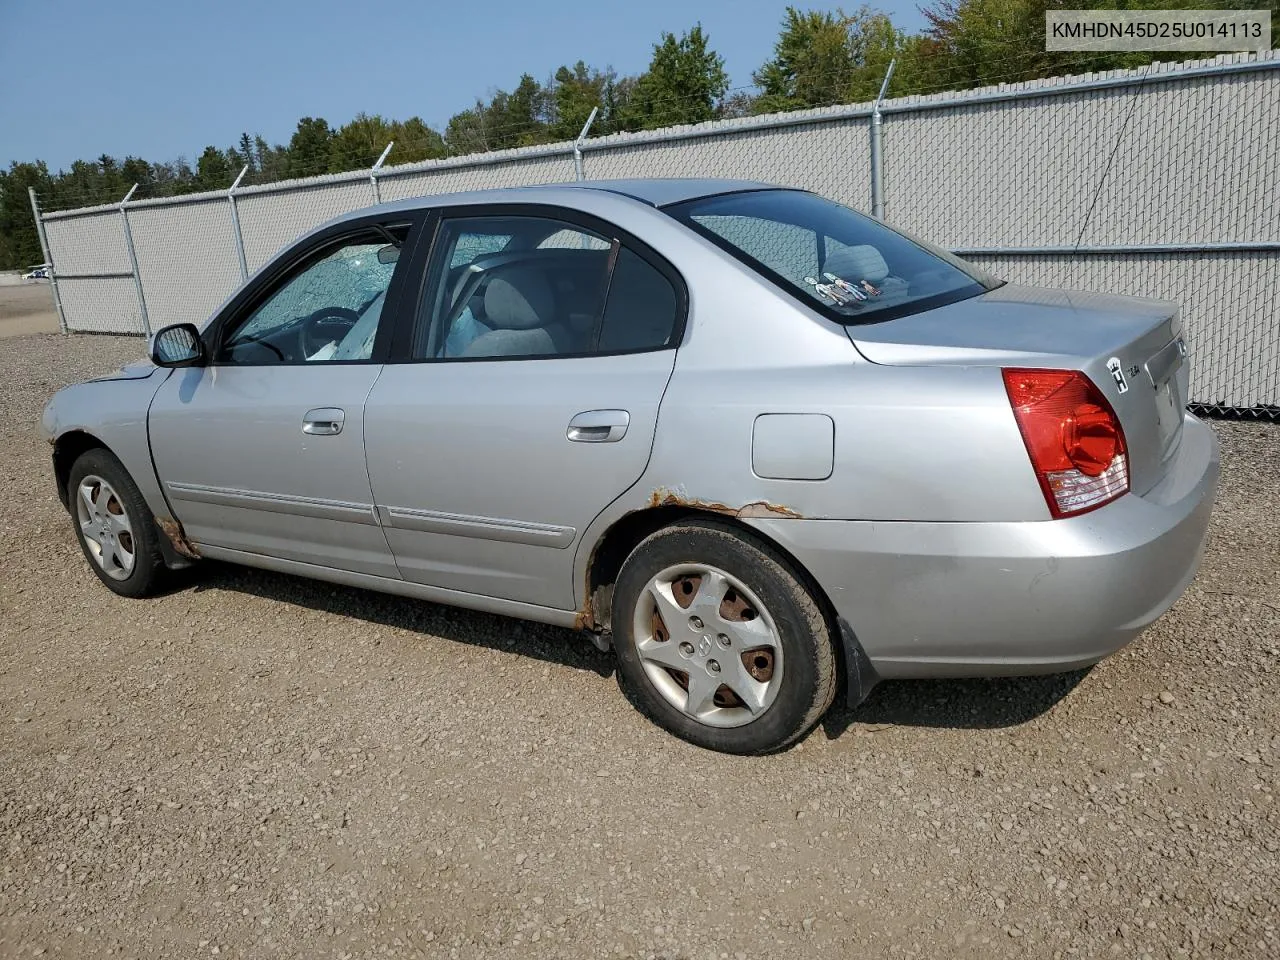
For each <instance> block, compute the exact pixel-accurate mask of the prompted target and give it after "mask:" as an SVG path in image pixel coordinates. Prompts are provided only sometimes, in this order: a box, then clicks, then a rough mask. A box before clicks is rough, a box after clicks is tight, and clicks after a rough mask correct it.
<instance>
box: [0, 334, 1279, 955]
mask: <svg viewBox="0 0 1280 960" xmlns="http://www.w3.org/2000/svg"><path fill="white" fill-rule="evenodd" d="M140 352H141V343H140V341H138V340H135V339H124V338H106V337H73V338H70V339H68V338H62V337H58V336H56V335H55V336H44V337H30V338H24V339H13V340H7V341H6V342H5V343H4V345H3V347H0V409H3V410H4V413H5V416H4V418H3V421H2V422H0V443H2V444H3V447H2V449H3V453H2V454H0V477H3V479H4V480H5V481H6V483H5V488H6V489H7V490H8V491H9V495H8V496H7V497H5V498H4V500H3V505H2V506H0V531H2V533H0V552H2V556H0V563H3V571H4V573H3V575H2V577H0V610H2V611H3V617H2V618H0V699H2V700H3V703H4V708H5V712H4V715H3V716H2V717H0V762H2V764H3V766H2V768H0V770H2V778H0V844H3V849H4V858H3V866H2V867H0V955H3V956H6V957H10V956H21V957H28V956H36V955H43V956H67V957H98V956H113V957H120V956H124V957H161V956H182V957H208V956H220V957H261V956H297V957H308V958H314V957H372V956H401V957H436V956H441V957H443V956H448V957H451V958H452V957H459V958H471V957H497V956H511V955H517V954H527V953H534V952H536V953H537V955H539V956H547V957H593V958H600V957H665V958H677V957H680V958H683V957H689V958H699V960H700V958H743V957H751V958H757V957H797V958H799V957H804V958H809V957H815V956H841V957H843V956H853V955H859V956H866V957H880V956H884V957H902V958H908V957H921V958H937V957H943V956H953V957H969V956H972V957H983V958H991V957H1003V956H1010V957H1013V956H1019V957H1021V956H1032V957H1075V956H1079V957H1093V956H1104V957H1105V956H1116V957H1123V958H1137V957H1146V956H1151V957H1184V956H1221V957H1248V956H1262V955H1276V954H1277V953H1278V952H1280V934H1278V932H1277V924H1278V923H1280V868H1278V865H1277V861H1278V859H1280V814H1278V812H1277V809H1276V789H1277V784H1276V763H1277V760H1278V759H1280V756H1278V754H1280V724H1278V723H1277V720H1278V719H1280V707H1278V706H1277V703H1278V701H1277V692H1278V690H1277V688H1278V686H1280V684H1278V683H1277V680H1278V679H1280V663H1278V660H1277V658H1278V656H1280V649H1278V647H1280V576H1278V575H1277V571H1280V511H1277V509H1276V508H1277V502H1278V500H1280V493H1278V490H1280V427H1276V426H1268V425H1258V424H1228V423H1217V424H1215V425H1214V427H1215V429H1216V430H1217V431H1218V433H1219V435H1220V436H1221V438H1222V441H1223V445H1224V457H1223V466H1224V484H1223V488H1222V492H1221V494H1220V496H1219V503H1218V510H1217V514H1216V518H1215V521H1214V525H1213V530H1212V538H1211V541H1210V544H1209V548H1208V555H1207V558H1206V560H1205V564H1204V568H1203V571H1202V573H1201V575H1200V577H1199V579H1198V580H1197V581H1196V582H1195V584H1194V585H1193V586H1192V587H1191V589H1190V590H1189V591H1188V593H1187V594H1186V596H1185V597H1184V598H1183V599H1182V600H1181V601H1180V602H1179V603H1178V605H1177V606H1176V607H1175V608H1174V610H1173V611H1172V612H1171V613H1170V614H1169V615H1168V616H1166V617H1165V618H1164V619H1163V620H1161V621H1160V622H1159V623H1157V624H1156V625H1155V626H1154V627H1153V628H1152V629H1151V630H1150V631H1149V632H1148V633H1146V634H1145V635H1144V636H1143V637H1142V638H1140V639H1139V640H1138V641H1137V642H1136V643H1134V644H1133V645H1131V646H1130V647H1129V648H1128V649H1127V650H1125V651H1124V652H1122V653H1121V654H1119V655H1117V656H1115V657H1113V658H1111V659H1110V660H1108V661H1106V662H1104V663H1103V664H1101V665H1100V666H1098V667H1096V668H1095V669H1093V670H1092V671H1088V672H1086V673H1080V674H1071V675H1065V676H1057V677H1049V678H1039V679H1027V680H1005V681H955V682H945V683H944V682H937V683H926V682H914V683H908V682H898V683H889V684H884V685H882V686H881V687H880V688H879V689H878V690H877V691H876V692H875V693H874V694H873V695H872V697H871V699H870V700H869V701H868V702H867V703H866V704H865V705H863V706H862V707H861V708H860V709H858V710H857V711H856V712H853V713H848V712H845V713H837V714H835V715H834V716H833V717H831V718H830V720H829V721H828V723H827V724H826V725H825V727H824V728H822V729H819V730H818V731H815V733H814V734H813V735H811V736H810V737H809V738H808V739H807V740H805V741H804V742H803V743H801V744H800V745H799V746H797V747H795V748H794V749H792V750H791V751H789V752H787V753H785V754H782V755H780V756H775V757H770V758H766V759H738V758H731V757H726V756H720V755H716V754H711V753H707V752H703V751H700V750H697V749H695V748H693V747H689V746H686V745H685V744H683V743H682V742H680V741H678V740H676V739H674V738H672V737H670V736H667V735H666V734H664V733H662V732H661V731H659V730H658V729H657V728H655V727H652V726H650V725H649V724H648V723H647V722H645V721H644V720H643V719H642V718H641V717H640V716H639V715H638V714H637V713H636V712H634V711H633V710H632V708H631V707H630V706H629V705H628V704H627V702H626V701H625V700H624V699H623V697H622V696H621V695H620V694H619V692H618V689H617V686H616V683H615V680H614V678H613V675H612V664H611V661H610V659H609V658H608V657H606V656H604V655H601V654H599V653H597V652H596V651H595V650H594V649H593V648H592V647H591V646H590V644H589V643H588V642H587V641H586V640H585V639H584V638H582V637H579V636H577V635H575V634H573V633H569V632H565V631H561V630H557V629H553V628H548V627H543V626H536V625H529V624H522V623H519V622H517V621H514V620H504V619H501V618H498V617H493V616H484V615H479V614H474V613H466V612H461V611H456V610H450V609H448V608H445V607H438V606H433V605H430V604H426V603H415V602H413V601H409V600H401V599H395V598H390V597H384V596H380V595H377V594H372V593H366V592H362V591H358V590H350V589H344V588H338V587H331V586H326V585H323V584H316V583H312V582H308V581H304V580H298V579H294V578H290V577H286V576H278V575H273V574H267V573H258V572H251V571H247V570H240V569H235V568H232V567H226V566H217V565H212V564H209V565H206V566H205V567H204V568H203V569H202V570H201V571H200V573H199V575H198V576H194V577H192V578H190V579H189V580H188V581H187V582H186V583H184V584H183V585H182V586H181V587H179V588H178V589H177V590H175V591H174V592H172V593H170V594H169V595H168V596H165V597H162V598H159V599H155V600H151V601H130V600H123V599H119V598H116V597H115V596H113V595H111V594H109V593H108V592H107V591H106V590H105V589H103V588H102V587H101V586H100V585H99V584H98V582H97V581H96V580H95V579H94V577H93V576H92V575H91V574H90V572H89V571H88V569H87V568H86V566H85V562H84V560H83V558H82V557H81V554H80V552H79V550H78V549H77V548H76V545H75V543H74V541H73V539H72V533H71V529H70V524H69V522H68V519H67V516H66V514H65V513H64V511H63V510H62V508H61V506H60V505H59V504H58V503H57V502H56V499H55V497H54V495H53V490H52V484H51V481H50V477H49V463H48V451H47V448H46V446H45V445H44V443H43V442H42V441H41V440H40V439H39V438H38V436H37V435H36V433H35V423H36V420H37V417H38V414H39V411H40V408H41V406H42V404H43V403H44V401H45V399H46V398H47V397H48V395H49V394H51V393H52V392H53V390H54V389H55V388H56V387H58V386H60V385H61V384H64V383H68V382H71V381H74V380H77V379H81V378H84V377H87V376H90V375H94V374H98V373H101V372H105V371H107V370H108V369H111V368H113V367H114V366H116V365H118V364H119V363H120V362H121V361H124V360H126V359H129V358H131V357H133V356H136V355H138V354H139V353H140ZM24 494H25V495H24ZM531 944H532V946H531Z"/></svg>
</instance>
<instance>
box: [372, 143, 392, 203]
mask: <svg viewBox="0 0 1280 960" xmlns="http://www.w3.org/2000/svg"><path fill="white" fill-rule="evenodd" d="M395 145H396V142H395V141H394V140H392V141H391V142H390V143H388V144H387V149H385V150H383V151H382V156H380V157H379V158H378V162H377V163H375V164H374V165H373V168H372V169H371V170H370V171H369V184H370V185H371V186H372V187H373V202H374V203H381V202H382V190H381V188H380V187H379V186H378V171H379V170H381V169H382V164H383V163H384V162H385V161H386V159H387V154H389V153H390V152H391V148H392V147H394V146H395Z"/></svg>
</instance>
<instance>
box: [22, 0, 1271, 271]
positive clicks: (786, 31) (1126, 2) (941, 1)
mask: <svg viewBox="0 0 1280 960" xmlns="http://www.w3.org/2000/svg"><path fill="white" fill-rule="evenodd" d="M1261 5H1263V6H1269V7H1271V9H1272V10H1273V18H1272V30H1273V32H1276V31H1280V0H1269V2H1266V3H1264V4H1261ZM1224 6H1231V7H1238V8H1240V9H1254V8H1257V6H1259V2H1258V0H1229V2H1226V3H1224V2H1222V0H934V2H933V4H932V5H931V6H928V7H926V8H922V13H923V14H924V17H925V21H926V25H925V28H924V29H923V30H922V31H920V32H918V33H907V32H904V31H902V30H900V29H898V28H897V27H896V26H895V25H894V23H893V21H892V19H891V18H890V17H889V15H888V14H886V13H884V12H882V11H880V10H877V9H874V8H872V7H870V6H866V5H864V6H862V7H860V8H858V9H856V10H854V11H852V12H846V11H845V10H844V9H837V10H834V11H821V10H802V9H800V8H799V7H793V6H788V7H786V8H785V10H784V12H783V16H782V21H781V24H780V27H779V33H778V36H777V39H776V40H775V42H774V46H773V51H772V55H771V56H770V58H769V59H768V60H767V61H765V63H763V64H762V65H761V66H760V67H759V68H758V69H757V70H756V71H754V73H753V74H752V81H753V82H752V84H751V85H750V86H743V87H739V88H731V87H730V79H729V76H728V74H727V73H726V72H725V68H724V59H723V58H722V57H721V56H720V55H719V54H718V53H716V51H715V50H714V49H713V48H712V46H711V42H710V37H709V36H708V34H707V32H706V31H704V30H703V29H702V27H701V25H695V26H693V27H692V28H690V29H688V30H686V31H684V32H683V33H681V34H679V35H677V34H675V33H669V32H664V33H663V34H662V35H661V37H660V38H659V40H658V42H656V43H655V44H654V45H653V49H652V55H651V57H650V61H649V65H648V67H647V69H646V70H645V71H644V72H643V73H641V74H639V75H637V76H620V75H619V74H618V73H617V72H616V71H614V70H613V69H612V68H611V67H603V68H600V67H595V66H591V65H589V64H588V63H587V62H586V61H583V60H579V61H578V62H576V63H574V64H572V65H564V66H561V67H560V68H559V69H557V70H556V71H555V72H554V73H553V74H552V75H551V76H550V77H548V78H546V79H545V80H538V79H536V78H535V77H533V76H532V75H531V74H529V73H524V74H522V75H521V76H520V78H519V80H518V81H517V82H516V84H515V86H514V87H513V88H512V89H511V90H509V91H508V90H502V89H499V90H496V91H495V92H493V93H492V94H491V95H490V96H489V97H487V98H480V99H477V100H476V101H475V103H474V104H473V105H471V106H470V107H467V108H466V109H464V110H461V111H459V112H458V113H456V114H454V115H453V116H452V117H451V118H450V119H449V121H448V122H447V123H446V124H445V125H444V128H443V129H442V130H437V129H435V128H433V127H431V126H430V125H428V124H427V123H426V122H425V121H423V120H422V118H420V117H416V116H415V117H410V118H409V119H408V120H404V121H400V120H389V119H386V118H384V117H382V116H380V115H377V114H374V115H372V116H370V115H367V114H364V113H361V114H359V115H357V116H356V117H355V118H354V119H352V120H351V121H350V122H348V123H345V124H343V125H341V126H339V127H331V126H330V124H329V123H328V121H326V120H325V119H323V118H321V117H303V118H302V119H300V120H299V121H298V123H297V127H296V129H295V130H294V131H293V135H292V136H291V137H290V138H289V142H288V143H286V144H281V143H275V144H272V143H270V142H269V141H268V140H267V139H266V138H264V137H263V136H262V135H261V134H257V135H253V136H251V135H250V134H249V133H247V132H246V133H244V134H242V135H241V136H240V139H239V141H238V142H237V143H235V144H233V145H231V146H228V147H226V148H219V147H216V146H213V145H210V146H207V147H205V148H204V150H203V152H201V153H200V155H199V156H198V157H197V158H196V159H195V160H194V162H192V161H191V160H188V159H187V158H186V157H183V156H179V157H178V158H177V159H175V160H171V161H162V162H155V161H147V160H144V159H142V158H140V157H135V156H126V157H125V158H124V159H123V160H120V159H117V158H115V157H112V156H109V155H106V154H103V155H102V156H99V157H98V158H97V159H96V160H77V161H75V162H74V163H72V164H71V166H70V168H69V169H67V170H58V171H57V172H51V171H50V170H49V168H48V166H47V165H46V164H45V163H44V162H43V161H40V160H35V161H32V162H17V161H15V162H13V163H11V164H10V167H9V169H8V170H7V171H4V170H0V269H14V268H21V267H25V266H27V265H29V264H34V263H37V262H39V261H40V259H41V254H40V246H39V241H38V238H37V235H36V230H35V223H34V220H33V218H32V214H31V208H30V205H29V202H28V196H27V188H28V187H35V189H36V192H37V194H38V196H39V197H40V201H41V204H42V206H43V207H44V209H46V210H51V209H53V210H56V209H68V208H72V207H80V206H88V205H92V204H100V203H111V202H116V201H119V200H120V199H121V198H122V197H123V196H124V195H125V192H126V191H127V190H128V189H129V188H130V187H131V186H132V185H133V184H135V183H137V184H138V185H139V187H138V191H137V193H136V194H135V197H136V198H138V199H143V198H146V197H162V196H176V195H181V194H187V193H197V192H201V191H207V190H226V189H227V188H228V187H229V186H230V185H231V183H232V181H233V180H234V179H235V177H236V176H237V175H238V174H239V173H240V171H241V169H243V168H245V167H247V168H248V172H247V174H246V176H245V180H244V181H242V182H243V183H246V184H251V183H271V182H275V181H278V180H283V179H290V178H296V177H307V176H314V175H316V174H324V173H342V172H345V171H349V170H359V169H367V168H368V167H370V166H371V165H372V164H373V163H374V161H375V160H376V159H377V158H378V156H379V155H380V154H381V152H382V150H383V148H385V146H386V145H387V144H388V143H389V142H391V141H394V142H395V147H394V148H393V152H392V154H391V156H390V157H389V160H388V162H389V163H395V164H400V163H410V162H414V161H419V160H428V159H434V158H441V157H448V156H461V155H465V154H472V153H482V152H486V151H491V150H503V149H508V148H512V147H523V146H532V145H536V144H542V143H554V142H557V141H564V140H572V139H574V138H575V137H577V136H578V133H579V131H580V130H581V128H582V126H583V124H584V123H585V122H586V120H587V118H588V116H590V114H591V111H592V109H595V110H596V111H597V116H596V120H595V122H594V123H593V125H592V128H591V135H592V136H600V135H603V134H609V133H618V132H624V131H638V130H652V129H656V128H659V127H666V126H672V125H677V124H693V123H703V122H705V121H708V120H716V119H724V118H729V117H742V116H751V115H755V114H762V113H775V112H780V111H788V110H801V109H808V108H813V107H822V106H830V105H834V104H841V103H859V102H865V101H868V100H872V99H874V98H875V96H876V94H877V92H878V91H879V88H880V84H881V82H882V81H883V79H884V76H885V71H886V70H887V69H888V66H889V62H890V61H891V60H896V61H897V65H896V67H895V71H894V75H893V81H892V87H891V89H890V95H891V96H906V95H909V94H926V93H937V92H941V91H946V90H961V89H967V88H971V87H976V86H984V85H988V84H993V83H1002V82H1003V83H1015V82H1019V81H1025V80H1033V79H1038V78H1040V77H1047V76H1057V75H1063V74H1072V73H1083V72H1088V71H1095V70H1111V69H1117V68H1125V67H1135V66H1142V65H1144V64H1146V63H1149V62H1151V61H1152V60H1154V59H1183V60H1185V59H1193V58H1195V57H1196V56H1198V55H1197V54H1194V53H1177V54H1149V53H1089V54H1081V53H1048V52H1045V50H1044V22H1045V11H1046V10H1048V9H1058V8H1063V9H1066V8H1070V9H1090V8H1096V9H1115V8H1122V9H1124V8H1128V9H1169V8H1171V7H1181V8H1186V9H1211V8H1222V7H1224ZM1272 43H1273V46H1274V45H1277V38H1276V37H1275V36H1274V33H1273V40H1272ZM732 172H733V171H726V173H727V174H731V173H732Z"/></svg>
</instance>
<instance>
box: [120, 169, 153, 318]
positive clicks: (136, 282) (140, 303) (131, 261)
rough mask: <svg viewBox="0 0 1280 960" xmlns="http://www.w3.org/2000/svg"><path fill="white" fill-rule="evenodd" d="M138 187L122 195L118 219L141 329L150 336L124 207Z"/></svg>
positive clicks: (139, 274) (136, 262)
mask: <svg viewBox="0 0 1280 960" xmlns="http://www.w3.org/2000/svg"><path fill="white" fill-rule="evenodd" d="M137 189H138V185H137V184H136V183H135V184H134V185H133V186H132V187H130V188H129V192H128V193H126V194H125V195H124V199H123V200H121V201H120V219H121V221H122V222H123V223H124V245H125V248H126V249H127V250H128V251H129V266H130V267H131V268H132V269H133V286H134V289H135V290H137V291H138V309H139V310H140V311H141V312H142V330H143V332H144V333H145V334H146V335H147V336H148V337H149V336H151V320H150V319H149V318H148V317H147V298H146V296H145V295H144V294H143V292H142V274H141V273H140V272H139V270H138V254H137V253H136V252H135V251H134V249H133V231H132V230H130V229H129V211H128V210H126V209H125V204H127V203H128V202H129V200H130V199H131V198H132V197H133V192H134V191H135V190H137Z"/></svg>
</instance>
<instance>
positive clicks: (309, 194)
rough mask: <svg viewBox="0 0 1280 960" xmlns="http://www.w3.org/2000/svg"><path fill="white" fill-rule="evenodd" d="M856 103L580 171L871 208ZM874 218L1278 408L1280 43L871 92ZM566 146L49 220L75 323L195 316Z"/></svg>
mask: <svg viewBox="0 0 1280 960" xmlns="http://www.w3.org/2000/svg"><path fill="white" fill-rule="evenodd" d="M872 114H873V107H872V105H870V104H862V105H855V106H842V107H830V108H822V109H818V110H808V111H803V112H797V113H788V114H775V115H769V116H761V117H750V118H743V119H737V120H724V121H719V122H715V123H708V124H701V125H699V126H696V127H674V128H668V129H664V130H656V131H651V132H647V133H637V134H616V135H612V136H607V137H599V138H595V139H591V140H583V141H581V142H580V143H579V144H577V145H576V146H577V147H578V148H579V149H580V150H581V151H582V155H583V163H582V165H583V168H584V169H585V174H586V176H587V177H589V178H591V179H607V178H611V177H634V176H724V177H734V178H743V179H756V180H764V181H768V182H772V183H778V184H785V185H790V186H798V187H803V188H806V189H810V190H814V191H817V192H818V193H821V194H824V195H826V196H829V197H832V198H834V199H837V200H840V201H842V202H845V203H849V204H851V205H853V206H857V207H862V208H864V209H865V208H868V207H871V206H872V205H873V198H872V197H871V192H872V182H873V175H872V174H873V171H872V165H873V161H872V155H871V151H870V150H869V140H870V137H869V134H870V132H871V128H872V123H871V118H872ZM880 114H881V116H882V118H883V125H882V153H883V172H882V175H881V177H880V184H881V192H880V193H879V194H878V197H877V199H879V201H880V202H881V203H883V205H884V209H885V218H886V220H887V221H888V222H890V223H892V224H894V225H896V226H899V227H902V228H904V229H906V230H908V231H910V232H912V233H915V234H917V235H920V236H922V237H925V238H927V239H929V240H932V241H934V242H935V243H939V244H942V245H944V246H948V247H950V248H952V249H954V250H957V251H958V252H960V253H961V254H962V255H966V256H969V257H971V258H972V259H974V260H975V261H977V262H979V263H980V264H981V265H982V266H983V267H985V268H987V269H988V270H990V271H991V272H993V273H996V274H997V275H1000V276H1003V277H1004V278H1006V279H1008V280H1011V281H1015V282H1021V283H1034V284H1039V285H1044V286H1054V287H1063V288H1078V289H1094V290H1102V291H1107V292H1114V293H1126V294H1133V295H1139V296H1151V297H1161V298H1164V299H1169V300H1174V301H1177V302H1178V303H1179V304H1181V306H1182V315H1183V319H1184V325H1185V328H1186V330H1187V334H1188V337H1189V339H1190V340H1191V341H1192V343H1193V349H1194V352H1195V357H1196V363H1195V366H1194V374H1193V379H1192V385H1191V395H1192V398H1193V399H1194V400H1195V401H1196V403H1197V404H1198V405H1201V406H1205V407H1212V408H1221V409H1234V410H1241V411H1252V412H1254V413H1256V414H1259V415H1268V416H1273V417H1274V416H1280V189H1278V188H1277V185H1278V184H1280V150H1277V149H1276V144H1277V143H1280V51H1272V52H1270V53H1266V54H1260V55H1238V56H1232V57H1221V58H1217V59H1215V60H1212V61H1201V62H1196V63H1184V64H1167V63H1166V64H1154V65H1152V66H1150V67H1146V68H1142V69H1138V70H1130V71H1113V72H1110V73H1106V74H1093V75H1085V76H1078V77H1060V78H1053V79H1048V80H1039V81H1032V82H1029V83H1019V84H1010V85H1003V84H1002V85H1000V86H998V87H988V88H982V89H978V90H970V91H965V92H961V93H954V92H953V93H945V94H936V95H932V96H927V97H906V98H900V99H896V100H886V101H884V103H883V104H882V105H881V107H880ZM574 175H575V144H573V143H562V144H552V145H548V146H539V147H529V148H524V149H520V150H508V151H501V152H495V153H487V154H479V155H475V156H471V157H461V158H454V159H449V160H434V161H425V162H422V163H417V164H406V165H403V166H390V167H382V168H375V169H373V170H371V171H364V172H358V173H349V174H339V175H333V176H324V177H313V178H308V179H306V180H295V181H287V182H283V183H275V184H269V185H262V186H252V187H245V188H243V189H239V190H237V189H234V188H233V189H232V190H231V191H230V192H229V193H228V192H222V193H206V194H197V195H193V196H185V197H175V198H166V199H156V200H144V201H139V202H134V203H126V204H123V205H119V206H108V207H92V208H85V209H81V210H72V211H67V212H61V213H50V214H45V215H43V216H42V218H41V219H42V226H43V228H44V233H45V235H46V237H47V242H48V247H49V250H48V252H47V259H49V260H51V261H52V263H53V264H54V278H55V283H56V285H57V291H58V294H59V297H60V301H61V309H62V311H63V316H64V325H65V328H66V329H68V330H76V331H90V330H92V331H104V332H106V331H110V332H136V333H145V332H147V331H148V330H149V329H150V328H151V327H152V326H155V325H161V324H166V323H174V322H178V321H184V320H186V321H192V322H196V323H199V322H201V321H203V320H204V319H205V318H207V317H208V316H209V315H210V313H212V312H213V310H214V309H216V307H217V306H218V304H219V303H221V302H222V301H223V300H224V299H225V298H226V297H227V296H228V295H230V294H231V293H232V292H233V291H234V290H235V288H236V287H237V286H238V285H239V284H240V282H241V280H242V279H243V274H244V272H245V270H247V271H248V272H250V273H251V272H253V271H254V270H256V269H258V268H259V267H260V266H262V265H263V264H264V263H266V262H267V261H268V260H269V259H270V258H271V256H272V255H273V254H275V253H276V252H277V251H278V250H279V249H280V248H281V247H283V246H284V245H286V244H288V243H289V242H291V241H292V240H294V239H295V238H296V237H298V236H299V235H301V234H302V233H304V232H306V231H307V230H309V229H310V228H312V227H314V226H316V225H318V224H320V223H323V222H324V221H325V220H328V219H330V218H331V217H333V216H336V215H338V214H341V213H344V212H347V211H350V210H354V209H357V208H359V207H363V206H366V205H368V204H370V203H373V202H376V201H377V200H379V199H381V200H393V199H401V198H406V197H414V196H424V195H429V194H440V193H450V192H454V191H460V190H469V189H478V188H491V187H504V186H518V185H527V184H537V183H553V182H558V181H565V180H572V179H574Z"/></svg>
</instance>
